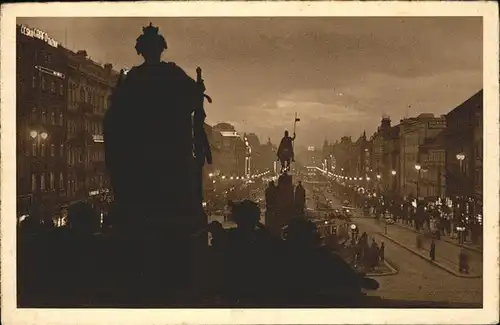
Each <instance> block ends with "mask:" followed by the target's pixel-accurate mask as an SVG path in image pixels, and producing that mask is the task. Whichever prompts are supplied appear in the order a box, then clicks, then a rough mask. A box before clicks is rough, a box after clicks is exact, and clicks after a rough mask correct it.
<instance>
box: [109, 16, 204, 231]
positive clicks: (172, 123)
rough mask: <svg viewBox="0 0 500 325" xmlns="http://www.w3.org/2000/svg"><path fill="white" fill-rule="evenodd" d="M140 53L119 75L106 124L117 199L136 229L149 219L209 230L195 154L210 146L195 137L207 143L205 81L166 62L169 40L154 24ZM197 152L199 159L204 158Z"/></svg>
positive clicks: (145, 33) (141, 41) (138, 47)
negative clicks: (137, 61)
mask: <svg viewBox="0 0 500 325" xmlns="http://www.w3.org/2000/svg"><path fill="white" fill-rule="evenodd" d="M135 49H136V50H137V54H139V55H142V56H143V58H144V63H143V64H141V65H139V66H136V67H133V68H132V69H130V70H129V71H128V72H127V73H125V72H124V71H123V70H122V73H121V76H120V80H119V82H118V84H117V86H116V88H115V90H114V92H113V95H112V98H111V105H110V108H109V110H108V111H107V113H106V116H105V120H104V139H105V142H104V143H105V153H106V165H107V168H108V171H109V174H110V178H111V183H112V187H113V191H114V197H115V201H116V203H117V205H118V206H119V209H120V211H121V214H123V216H122V218H128V219H130V220H131V224H134V223H135V222H136V221H137V220H140V219H141V218H148V219H156V220H166V219H167V220H169V221H168V222H170V223H173V224H175V225H177V224H182V225H183V226H187V227H188V228H199V227H200V226H205V225H206V222H204V220H203V212H202V208H201V197H200V195H199V186H198V185H197V179H198V178H199V175H198V174H199V172H198V169H199V160H200V159H199V158H200V157H196V158H197V159H196V161H195V159H194V156H195V153H194V152H193V146H194V145H195V144H198V145H200V144H201V145H203V144H206V141H203V139H202V140H199V139H198V140H197V139H196V135H197V133H198V138H200V137H201V138H203V132H200V131H199V128H200V123H201V124H203V120H204V118H205V112H204V111H203V100H204V91H205V88H204V86H203V82H202V80H201V78H200V80H199V82H197V81H195V80H193V79H192V78H191V77H189V76H188V75H187V74H186V73H185V72H184V71H183V70H182V69H181V68H180V67H178V66H177V65H176V64H175V63H173V62H164V61H162V60H161V55H162V53H163V51H164V50H166V49H167V43H166V41H165V39H164V37H163V36H161V35H160V34H158V27H154V26H152V24H150V25H149V26H147V27H144V28H143V34H142V35H140V36H139V37H138V38H137V43H136V46H135ZM200 73H201V71H198V74H200ZM200 81H201V82H200ZM193 113H194V115H195V118H194V120H195V123H194V124H195V125H193ZM201 127H202V125H201ZM193 129H194V130H193ZM197 130H198V132H196V131H197ZM193 131H194V133H195V139H194V141H193V136H192V134H193ZM196 151H197V153H196V156H199V153H200V152H202V154H206V153H207V150H202V149H200V148H199V147H198V148H197V150H196ZM208 151H209V150H208ZM207 158H208V155H207ZM167 214H168V216H167Z"/></svg>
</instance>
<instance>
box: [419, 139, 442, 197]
mask: <svg viewBox="0 0 500 325" xmlns="http://www.w3.org/2000/svg"><path fill="white" fill-rule="evenodd" d="M445 136H446V131H445V130H443V131H442V132H440V133H439V134H438V135H437V136H436V137H435V138H430V139H426V140H425V143H424V144H422V145H421V146H420V152H419V155H420V157H419V161H420V162H421V165H422V169H421V175H420V184H419V186H420V195H421V196H423V197H425V198H427V199H436V200H437V198H444V196H445V194H446V168H445V157H446V138H445Z"/></svg>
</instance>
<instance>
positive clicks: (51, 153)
mask: <svg viewBox="0 0 500 325" xmlns="http://www.w3.org/2000/svg"><path fill="white" fill-rule="evenodd" d="M55 155H56V146H55V145H54V144H51V145H50V156H52V157H54V156H55Z"/></svg>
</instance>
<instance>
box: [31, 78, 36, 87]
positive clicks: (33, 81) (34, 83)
mask: <svg viewBox="0 0 500 325" xmlns="http://www.w3.org/2000/svg"><path fill="white" fill-rule="evenodd" d="M31 87H32V88H35V87H36V76H33V78H32V79H31Z"/></svg>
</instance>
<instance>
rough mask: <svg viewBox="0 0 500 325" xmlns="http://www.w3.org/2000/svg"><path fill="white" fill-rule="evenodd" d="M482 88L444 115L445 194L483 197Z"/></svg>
mask: <svg viewBox="0 0 500 325" xmlns="http://www.w3.org/2000/svg"><path fill="white" fill-rule="evenodd" d="M482 123H483V91H482V90H481V91H479V92H477V93H476V94H474V95H473V96H472V97H470V98H469V99H467V100H466V101H465V102H463V103H462V104H460V105H459V106H457V107H456V108H455V109H453V110H452V111H451V112H449V113H448V114H447V115H446V124H447V130H446V169H447V176H446V191H447V196H450V197H451V196H471V197H476V198H477V199H479V200H480V198H482V184H483V180H482V175H483V166H482V158H483V132H482Z"/></svg>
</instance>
